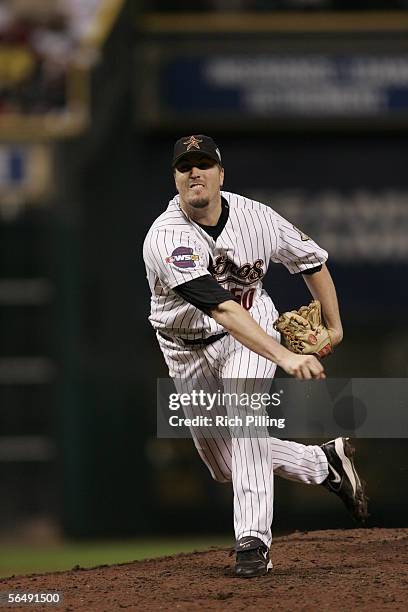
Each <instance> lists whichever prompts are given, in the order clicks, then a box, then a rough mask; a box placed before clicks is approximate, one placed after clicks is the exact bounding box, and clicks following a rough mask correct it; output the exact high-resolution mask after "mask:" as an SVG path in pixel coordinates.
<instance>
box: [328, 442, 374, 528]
mask: <svg viewBox="0 0 408 612" xmlns="http://www.w3.org/2000/svg"><path fill="white" fill-rule="evenodd" d="M334 447H335V449H336V453H337V454H338V456H339V457H340V459H341V462H342V465H343V469H344V471H345V472H346V474H347V476H348V479H349V480H350V482H351V486H352V487H353V492H354V498H355V500H356V503H357V512H356V514H355V518H356V519H357V520H358V521H361V522H364V521H365V520H366V519H367V517H368V516H369V515H368V512H367V501H368V499H367V496H366V494H365V491H364V483H363V482H362V481H361V480H360V478H359V476H358V474H357V471H356V469H355V467H354V462H353V458H354V455H355V452H356V450H355V448H354V447H353V446H352V445H351V444H350V442H349V438H336V440H334Z"/></svg>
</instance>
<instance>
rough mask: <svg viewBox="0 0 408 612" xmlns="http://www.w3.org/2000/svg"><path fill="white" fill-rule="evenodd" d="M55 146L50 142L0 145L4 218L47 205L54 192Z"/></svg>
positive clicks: (1, 212) (0, 212) (0, 206)
mask: <svg viewBox="0 0 408 612" xmlns="http://www.w3.org/2000/svg"><path fill="white" fill-rule="evenodd" d="M52 171H53V168H52V149H51V147H50V146H49V145H46V144H36V145H34V144H29V145H22V144H21V145H20V144H19V145H0V219H5V220H13V219H14V218H15V217H16V216H18V214H19V213H20V212H21V210H22V209H23V208H25V206H27V205H32V204H40V205H43V204H44V203H45V202H46V200H47V196H49V195H50V193H51V191H52Z"/></svg>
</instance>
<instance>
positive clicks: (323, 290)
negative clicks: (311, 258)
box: [302, 264, 343, 346]
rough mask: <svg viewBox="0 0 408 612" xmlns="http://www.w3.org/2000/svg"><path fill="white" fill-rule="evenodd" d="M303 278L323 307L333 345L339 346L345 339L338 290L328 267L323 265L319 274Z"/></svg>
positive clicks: (315, 273) (304, 275)
mask: <svg viewBox="0 0 408 612" xmlns="http://www.w3.org/2000/svg"><path fill="white" fill-rule="evenodd" d="M302 276H303V280H304V281H305V283H306V285H307V287H308V289H309V291H310V293H311V294H312V296H313V297H314V299H315V300H319V301H320V303H321V305H322V313H323V317H324V320H325V323H326V327H327V328H328V330H329V333H330V338H331V341H332V343H333V345H334V346H335V345H336V344H339V343H340V342H341V341H342V339H343V326H342V324H341V318H340V312H339V304H338V300H337V294H336V288H335V286H334V283H333V279H332V277H331V274H330V272H329V270H328V269H327V266H326V265H325V264H322V268H321V270H319V271H318V272H314V273H313V274H303V275H302Z"/></svg>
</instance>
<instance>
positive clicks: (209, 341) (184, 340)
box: [159, 331, 228, 346]
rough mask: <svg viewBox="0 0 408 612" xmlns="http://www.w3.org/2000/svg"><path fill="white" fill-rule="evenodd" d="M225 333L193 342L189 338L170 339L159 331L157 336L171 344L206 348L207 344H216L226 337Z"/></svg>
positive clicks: (196, 339)
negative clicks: (198, 345) (175, 342)
mask: <svg viewBox="0 0 408 612" xmlns="http://www.w3.org/2000/svg"><path fill="white" fill-rule="evenodd" d="M227 333H228V332H222V334H214V335H213V336H208V338H195V339H194V340H191V339H190V338H178V337H175V338H171V337H170V336H167V335H166V334H163V332H161V331H159V335H160V336H161V337H162V338H165V340H170V341H171V342H174V340H180V342H182V343H183V344H185V345H186V346H194V345H195V344H204V345H205V346H207V344H212V343H213V342H217V340H220V339H221V338H223V337H224V336H226V335H227Z"/></svg>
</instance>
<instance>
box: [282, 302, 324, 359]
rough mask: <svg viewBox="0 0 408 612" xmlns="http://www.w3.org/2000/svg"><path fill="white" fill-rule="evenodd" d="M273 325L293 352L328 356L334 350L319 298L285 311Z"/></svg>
mask: <svg viewBox="0 0 408 612" xmlns="http://www.w3.org/2000/svg"><path fill="white" fill-rule="evenodd" d="M273 326H274V328H275V329H276V330H277V331H279V332H280V333H281V334H282V337H283V342H284V344H285V345H286V348H288V349H289V350H290V351H292V352H293V353H300V354H302V355H316V356H317V357H326V355H329V354H330V353H332V352H333V345H332V341H331V339H330V334H329V330H328V329H327V327H325V325H324V323H323V321H322V307H321V304H320V302H319V301H318V300H314V301H313V302H311V303H310V304H309V306H302V307H301V308H299V310H290V311H289V312H284V313H283V314H281V316H280V317H279V318H278V319H276V321H275V323H274V324H273Z"/></svg>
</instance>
